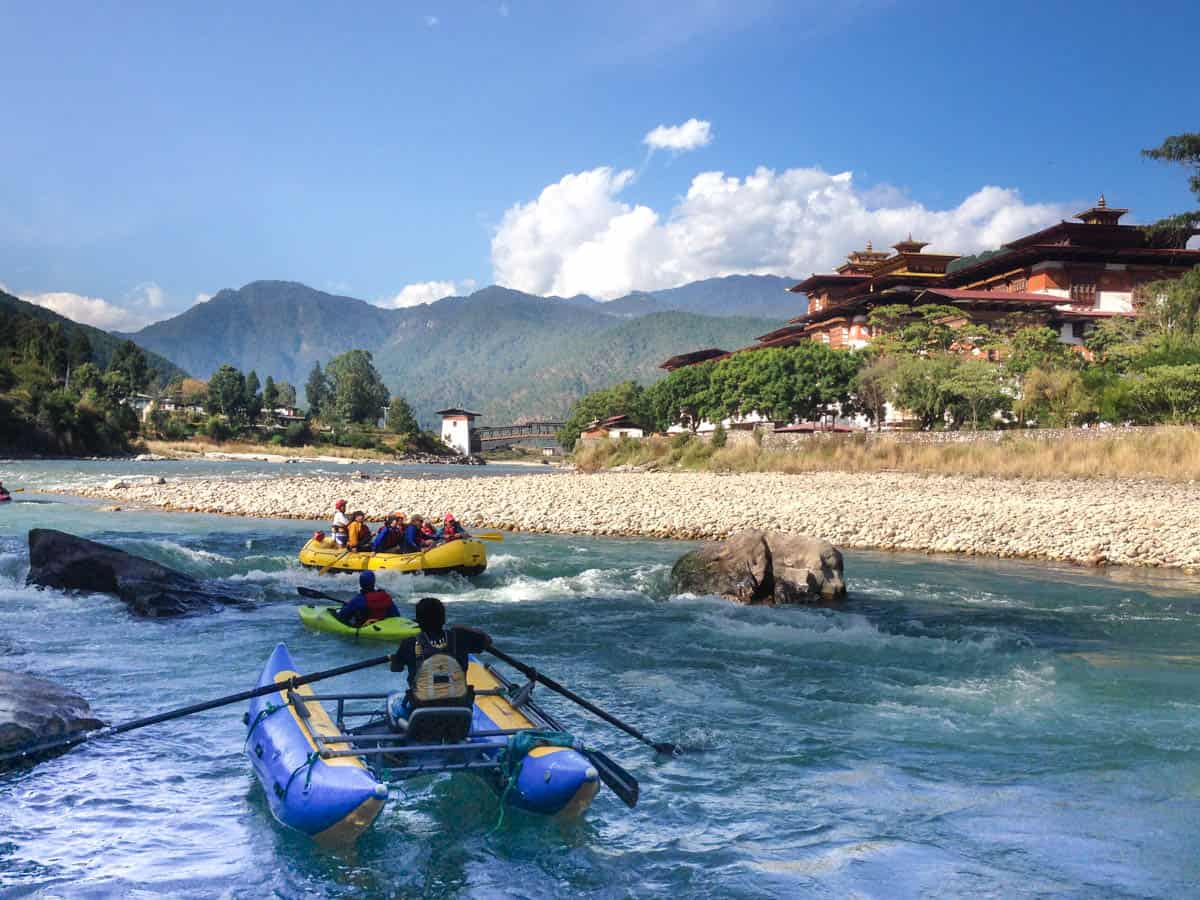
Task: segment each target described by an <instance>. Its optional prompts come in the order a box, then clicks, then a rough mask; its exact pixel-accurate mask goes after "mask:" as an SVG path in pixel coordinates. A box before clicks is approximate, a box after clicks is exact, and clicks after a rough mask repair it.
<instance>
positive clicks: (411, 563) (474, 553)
mask: <svg viewBox="0 0 1200 900" xmlns="http://www.w3.org/2000/svg"><path fill="white" fill-rule="evenodd" d="M300 564H301V565H304V566H309V567H310V568H314V569H324V568H326V567H328V568H330V569H332V570H334V571H337V572H361V571H363V570H364V569H371V570H372V571H375V572H380V571H387V572H411V573H414V574H415V573H417V572H429V573H440V572H459V573H461V574H463V575H478V574H480V573H481V572H482V571H483V570H484V569H486V568H487V551H486V550H485V549H484V547H483V544H482V543H481V542H480V541H472V540H460V541H450V542H449V543H448V544H438V545H437V546H436V547H431V548H430V549H428V550H422V551H421V552H420V553H373V552H370V551H367V552H358V551H355V552H354V553H346V552H345V551H344V550H343V549H342V548H341V547H339V546H338V545H337V544H335V543H334V542H333V540H332V539H330V538H326V539H325V540H324V541H318V540H316V539H315V538H314V539H312V540H310V541H309V542H308V543H307V544H305V545H304V546H303V547H301V548H300Z"/></svg>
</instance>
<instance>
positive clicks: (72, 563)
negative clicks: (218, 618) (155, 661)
mask: <svg viewBox="0 0 1200 900" xmlns="http://www.w3.org/2000/svg"><path fill="white" fill-rule="evenodd" d="M26 581H27V583H28V584H36V585H39V586H41V587H52V588H58V589H60V590H68V591H70V590H75V591H90V592H94V593H101V594H116V595H117V596H118V597H120V598H121V599H122V600H124V601H125V603H126V604H127V605H128V606H129V608H130V609H131V610H132V611H133V612H135V613H137V614H138V615H142V616H182V615H186V614H187V613H191V612H210V611H212V610H215V609H217V608H219V607H220V606H221V605H222V604H226V603H240V602H243V601H242V600H241V599H240V598H237V597H232V596H229V595H227V594H223V593H221V592H219V591H215V590H213V589H211V588H209V587H207V586H206V585H205V584H204V583H203V582H200V581H197V580H196V579H195V578H192V577H191V576H190V575H184V574H183V573H182V572H176V571H175V570H173V569H168V568H167V567H166V566H164V565H160V564H159V563H156V562H154V561H153V560H149V559H142V557H140V556H134V555H133V554H131V553H126V552H125V551H124V550H118V549H117V548H116V547H109V546H106V545H104V544H98V543H96V542H95V541H89V540H87V539H86V538H81V537H76V536H75V535H73V534H67V533H66V532H65V531H55V530H53V529H50V528H34V529H33V530H32V531H30V532H29V577H28V578H27V579H26Z"/></svg>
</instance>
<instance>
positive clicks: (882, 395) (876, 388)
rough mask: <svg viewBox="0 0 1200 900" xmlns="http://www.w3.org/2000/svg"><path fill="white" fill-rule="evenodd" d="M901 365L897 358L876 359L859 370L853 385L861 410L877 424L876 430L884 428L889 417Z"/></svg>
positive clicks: (881, 357)
mask: <svg viewBox="0 0 1200 900" xmlns="http://www.w3.org/2000/svg"><path fill="white" fill-rule="evenodd" d="M899 364H900V360H899V359H898V358H897V357H895V356H879V357H876V358H875V359H874V360H872V361H871V362H870V363H868V364H866V365H864V366H863V368H862V369H860V370H859V372H858V374H857V375H856V376H855V377H854V383H853V384H852V385H851V388H852V390H853V391H854V396H855V398H856V400H857V405H858V407H859V409H861V410H862V411H863V413H864V414H865V415H866V416H867V418H868V419H870V420H871V421H872V422H873V423H874V424H875V428H876V430H878V429H879V428H881V427H882V426H883V420H884V418H885V417H886V415H887V405H888V403H889V402H890V401H891V399H892V391H893V390H894V388H895V377H896V367H897V366H898V365H899Z"/></svg>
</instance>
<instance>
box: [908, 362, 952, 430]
mask: <svg viewBox="0 0 1200 900" xmlns="http://www.w3.org/2000/svg"><path fill="white" fill-rule="evenodd" d="M957 368H958V360H957V359H956V358H955V357H953V356H951V355H949V354H938V355H935V356H908V357H903V358H901V359H900V361H899V363H898V364H897V365H896V370H895V372H894V373H893V375H892V385H893V387H892V396H893V401H894V402H895V404H896V406H898V407H899V408H900V409H903V410H905V411H906V412H909V413H912V414H913V415H914V416H916V417H917V421H918V422H919V423H920V427H921V429H922V430H923V431H929V430H932V429H934V428H936V427H940V426H943V425H945V423H946V419H947V414H948V411H949V408H950V405H951V403H952V402H953V401H954V400H955V397H956V395H955V393H954V390H953V388H952V386H951V379H952V378H953V377H954V375H955V374H956V372H957Z"/></svg>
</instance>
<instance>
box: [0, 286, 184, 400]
mask: <svg viewBox="0 0 1200 900" xmlns="http://www.w3.org/2000/svg"><path fill="white" fill-rule="evenodd" d="M0 310H3V311H4V312H6V313H8V314H10V315H15V316H28V317H30V318H34V319H39V320H41V321H43V322H57V323H58V324H59V325H61V326H62V329H63V333H64V334H65V335H66V337H67V338H68V339H69V338H70V337H71V335H72V334H74V333H75V332H76V331H81V332H83V333H84V334H85V335H87V339H88V343H90V344H91V345H92V362H94V363H95V364H96V365H98V366H99V367H100V368H102V369H103V368H105V367H107V366H108V361H109V359H111V358H112V355H113V353H115V352H116V349H117V347H119V346H120V345H121V344H122V343H123V342H124V341H125V340H126V336H125V335H120V334H110V333H109V332H107V331H101V330H100V329H99V328H94V327H92V326H91V325H84V324H83V323H81V322H76V321H75V320H74V319H68V318H67V317H66V316H63V315H59V314H58V313H56V312H55V311H54V310H52V309H46V307H44V306H38V305H37V304H36V303H29V302H28V301H25V300H22V299H20V298H19V297H14V296H12V294H6V293H4V291H0ZM135 343H137V344H138V345H139V346H140V347H141V348H142V350H143V351H145V353H146V359H147V361H148V362H149V363H150V368H152V369H154V372H155V376H156V377H155V380H156V382H157V383H159V384H161V385H165V384H166V383H167V382H169V381H170V380H171V379H172V378H174V377H175V376H176V375H185V374H187V373H186V372H184V370H183V369H181V368H180V367H179V366H177V365H176V364H175V363H173V362H172V361H171V360H169V359H166V358H164V357H163V356H160V355H159V354H157V353H155V352H153V351H151V350H148V349H147V348H146V346H145V345H144V344H142V343H141V342H140V341H135Z"/></svg>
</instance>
